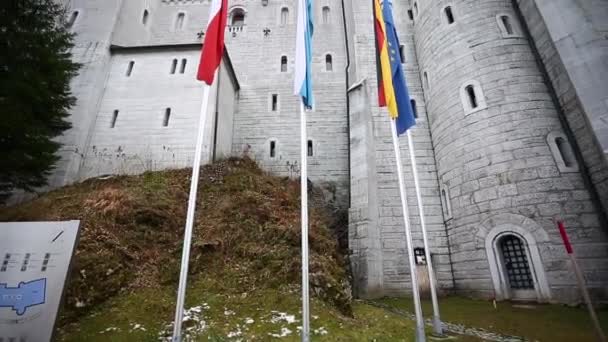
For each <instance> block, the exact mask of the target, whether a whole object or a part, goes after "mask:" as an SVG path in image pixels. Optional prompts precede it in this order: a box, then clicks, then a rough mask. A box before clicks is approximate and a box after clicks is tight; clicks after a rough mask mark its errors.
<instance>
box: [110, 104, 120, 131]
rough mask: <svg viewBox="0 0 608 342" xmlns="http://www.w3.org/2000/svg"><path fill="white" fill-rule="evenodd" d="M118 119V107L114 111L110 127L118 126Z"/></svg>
mask: <svg viewBox="0 0 608 342" xmlns="http://www.w3.org/2000/svg"><path fill="white" fill-rule="evenodd" d="M117 119H118V109H117V110H115V111H114V113H112V121H110V128H114V127H116V120H117Z"/></svg>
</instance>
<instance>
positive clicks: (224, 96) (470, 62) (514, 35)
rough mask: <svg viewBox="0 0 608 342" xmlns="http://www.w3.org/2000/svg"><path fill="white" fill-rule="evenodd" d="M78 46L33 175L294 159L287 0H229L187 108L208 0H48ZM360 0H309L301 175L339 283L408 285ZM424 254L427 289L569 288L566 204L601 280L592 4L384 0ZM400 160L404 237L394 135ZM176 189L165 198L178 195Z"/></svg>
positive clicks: (605, 234)
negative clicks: (49, 140)
mask: <svg viewBox="0 0 608 342" xmlns="http://www.w3.org/2000/svg"><path fill="white" fill-rule="evenodd" d="M63 1H64V2H65V3H66V5H67V6H68V8H69V12H68V13H67V16H68V17H67V18H66V21H67V25H68V26H69V28H70V30H72V31H73V32H74V33H75V34H76V36H75V47H74V48H73V50H72V53H73V58H74V59H75V60H76V61H77V62H79V63H82V65H83V67H82V69H81V70H80V74H79V75H78V76H77V77H76V78H75V79H74V80H73V81H72V89H73V93H74V95H75V96H76V97H77V99H78V101H77V104H76V105H75V107H74V108H73V109H72V117H71V121H72V123H73V128H72V129H71V130H70V131H68V132H66V134H65V135H64V136H63V137H61V142H62V143H63V144H64V146H63V148H62V150H61V157H62V159H61V162H60V163H59V164H58V166H57V168H56V170H55V172H54V174H53V175H52V177H51V178H50V183H51V185H52V186H55V187H56V186H62V185H65V184H69V183H72V182H76V181H80V180H83V179H86V178H90V177H96V176H101V175H107V174H117V173H139V172H143V171H146V170H157V169H164V168H178V167H180V168H181V167H190V166H191V162H192V159H193V153H194V142H195V137H196V127H197V124H198V120H199V118H200V116H201V112H204V115H206V116H207V123H208V124H207V129H206V132H205V137H206V140H205V146H204V152H203V153H204V155H203V161H204V162H211V161H212V160H214V159H218V158H223V157H227V156H230V155H243V154H247V155H249V156H250V157H252V158H254V159H255V160H257V161H258V162H259V164H260V165H261V166H262V167H263V168H264V169H266V170H268V171H271V172H273V173H275V174H277V175H282V176H291V177H297V176H298V175H299V171H300V170H299V155H300V150H299V144H300V141H299V107H298V98H297V97H295V96H293V95H292V83H293V69H294V66H293V56H294V53H295V30H296V27H295V16H296V13H295V7H296V6H295V3H296V0H229V14H228V16H229V18H228V27H227V28H226V45H227V54H226V56H225V58H224V61H223V63H222V65H221V68H220V71H219V76H218V77H217V78H216V82H215V84H214V86H213V88H212V89H211V99H212V100H211V101H210V103H209V107H208V108H202V109H201V102H202V86H201V83H199V82H197V81H196V80H195V73H196V68H197V64H198V59H199V54H200V49H201V41H202V40H201V37H202V36H203V35H204V32H202V30H203V29H204V27H205V24H206V22H207V18H208V10H209V4H210V0H104V1H98V0H69V1H68V0H63ZM371 6H372V2H371V1H370V0H315V1H314V17H315V32H314V37H313V51H314V56H313V83H314V85H313V89H314V92H315V94H316V95H315V97H316V99H315V100H316V103H315V108H314V111H313V112H311V113H309V114H308V130H309V138H308V139H309V141H308V142H307V143H308V145H307V146H308V150H307V153H308V155H309V157H308V158H309V178H310V180H311V181H312V182H313V183H315V184H316V185H318V186H319V187H320V188H322V189H323V191H324V193H325V195H326V196H327V198H328V199H329V200H330V201H331V202H332V203H334V205H335V206H337V207H339V208H342V209H343V210H348V217H349V250H350V253H351V255H350V260H351V266H352V271H353V275H354V282H355V288H356V292H357V295H359V296H361V297H378V296H383V295H401V294H405V293H407V292H409V290H408V289H409V288H410V283H409V279H410V278H409V272H410V270H409V267H408V263H407V251H406V249H405V238H404V230H403V220H402V212H401V209H400V202H399V191H398V186H397V180H396V176H395V160H394V154H393V151H392V143H391V134H390V130H389V121H388V116H387V114H386V110H385V109H380V108H378V106H377V95H376V94H377V90H376V89H377V80H376V62H375V51H374V34H373V26H372V7H371ZM392 6H393V11H394V16H395V21H396V25H397V29H398V31H399V34H400V37H399V38H400V42H401V44H402V45H401V46H400V47H399V53H400V54H401V56H402V60H403V61H404V70H405V73H406V78H407V81H408V86H409V90H410V95H411V98H412V105H413V108H414V109H415V112H416V116H417V125H416V127H415V128H414V129H413V131H412V134H413V139H414V142H415V151H416V157H417V163H418V172H419V176H420V180H421V185H422V196H423V201H424V206H425V211H426V214H427V217H426V222H427V226H428V230H429V238H430V249H431V253H432V262H433V264H434V266H435V271H436V277H437V280H438V286H439V287H440V288H441V290H444V291H453V292H457V293H464V294H470V295H474V296H478V297H482V298H496V299H514V300H518V299H519V300H532V301H539V302H576V301H578V300H579V291H578V289H577V287H576V282H575V277H574V275H573V273H572V271H571V267H570V264H569V261H568V259H567V256H566V254H565V251H564V247H563V246H562V242H561V239H560V236H559V233H558V231H557V229H556V228H555V224H554V221H553V220H554V217H555V216H556V215H559V216H560V217H561V218H563V219H564V220H565V222H566V225H567V228H568V231H569V233H570V236H571V240H572V242H573V245H574V249H575V251H576V253H577V255H578V257H579V259H580V263H581V266H582V268H583V271H584V274H585V277H586V280H587V283H588V285H589V287H590V289H591V292H592V294H593V296H595V297H596V298H600V299H607V298H608V226H607V224H606V214H607V213H608V161H607V160H608V158H607V156H608V92H607V91H606V89H608V87H607V86H608V81H607V80H608V65H606V63H605V60H606V57H607V56H608V53H607V49H608V45H607V42H608V40H606V33H607V32H608V26H607V24H606V23H607V22H606V20H605V18H606V16H607V15H608V4H607V3H606V2H601V1H575V0H393V1H392ZM401 147H402V150H403V151H402V158H403V163H404V169H405V170H404V172H405V179H406V187H407V189H408V195H409V196H408V197H409V203H410V212H411V213H412V216H411V221H412V223H413V234H414V245H415V247H422V236H421V232H420V227H419V222H420V220H419V217H418V216H417V212H418V210H417V207H416V205H417V204H416V199H415V196H414V191H413V178H412V171H411V168H410V158H409V154H408V152H407V151H408V148H407V145H406V141H405V139H404V141H402V143H401ZM184 205H185V204H184Z"/></svg>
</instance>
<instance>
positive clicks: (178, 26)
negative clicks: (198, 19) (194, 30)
mask: <svg viewBox="0 0 608 342" xmlns="http://www.w3.org/2000/svg"><path fill="white" fill-rule="evenodd" d="M184 19H186V13H184V12H179V13H178V14H177V19H176V20H175V30H176V31H179V30H182V29H183V28H184Z"/></svg>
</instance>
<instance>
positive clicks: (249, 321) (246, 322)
mask: <svg viewBox="0 0 608 342" xmlns="http://www.w3.org/2000/svg"><path fill="white" fill-rule="evenodd" d="M253 322H255V321H254V320H253V318H251V317H247V318H245V324H253Z"/></svg>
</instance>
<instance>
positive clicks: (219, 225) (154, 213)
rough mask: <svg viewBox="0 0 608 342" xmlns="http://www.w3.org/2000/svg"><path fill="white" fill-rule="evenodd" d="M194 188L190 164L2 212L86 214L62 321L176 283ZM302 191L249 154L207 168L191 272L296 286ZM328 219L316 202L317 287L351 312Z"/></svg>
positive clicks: (79, 187) (23, 217) (233, 285)
mask: <svg viewBox="0 0 608 342" xmlns="http://www.w3.org/2000/svg"><path fill="white" fill-rule="evenodd" d="M189 185H190V170H188V169H184V170H173V171H163V172H149V173H145V174H142V175H138V176H120V177H113V178H110V179H105V180H102V179H93V180H88V181H85V182H83V183H81V184H76V185H73V186H69V187H65V188H62V189H59V190H56V191H53V192H50V193H48V194H45V195H44V196H42V197H40V198H38V199H36V200H33V201H31V202H29V203H25V204H22V205H19V206H17V207H13V208H7V209H3V210H2V211H0V220H2V221H42V220H51V221H52V220H71V219H78V220H81V221H82V227H81V229H82V230H81V237H80V242H79V245H78V248H77V251H76V257H75V263H74V267H73V269H72V273H71V277H70V279H69V283H68V288H67V296H66V304H65V306H64V315H63V318H62V323H63V324H66V323H69V322H74V321H76V320H77V318H78V317H81V316H82V315H84V314H86V313H88V312H89V311H90V310H91V309H92V308H95V307H98V306H100V305H102V304H103V303H104V302H106V301H108V300H109V299H111V298H113V297H115V296H125V295H129V294H133V293H136V292H139V291H143V290H146V291H148V290H149V291H152V290H154V289H161V288H164V287H172V286H174V284H176V283H177V278H178V275H179V262H180V257H181V243H182V239H183V227H184V223H185V216H186V207H187V199H188V191H189ZM312 195H313V198H314V197H315V194H314V192H313V194H312ZM299 198H300V196H299V182H297V181H293V180H289V179H285V178H277V177H273V176H270V175H268V174H266V173H265V172H263V171H262V170H260V169H259V168H258V166H257V165H256V164H255V163H254V162H253V161H251V160H243V159H230V160H227V161H223V162H219V163H216V164H213V165H209V166H206V167H205V168H204V169H203V171H202V173H201V182H200V185H199V198H198V204H197V216H196V224H195V233H194V240H193V245H192V254H191V263H190V273H191V274H192V275H193V279H197V278H198V277H199V275H200V277H202V278H204V279H206V281H207V282H211V283H212V284H211V285H209V284H208V285H209V287H210V288H213V290H214V291H218V292H222V293H224V294H226V295H242V294H243V293H247V292H252V291H257V290H265V289H272V290H281V291H296V290H297V289H298V288H299V283H300V252H301V249H300V205H299ZM311 202H312V203H319V202H320V201H311ZM330 223H331V217H330V214H329V211H328V210H327V208H324V207H323V206H322V205H314V206H313V207H312V208H311V210H310V238H309V241H310V260H311V261H310V272H311V289H312V291H313V293H314V295H316V297H318V298H319V299H321V300H322V301H323V302H325V303H327V304H329V305H331V306H333V307H335V308H337V309H338V310H339V312H341V313H342V314H346V315H350V314H352V311H351V310H352V309H351V297H350V289H349V285H348V284H349V283H348V279H347V274H346V272H345V267H344V266H345V265H344V260H343V258H342V256H341V254H340V253H339V251H338V246H337V243H336V239H335V237H334V236H333V234H332V232H331V231H330V229H329V228H328V224H330Z"/></svg>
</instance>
